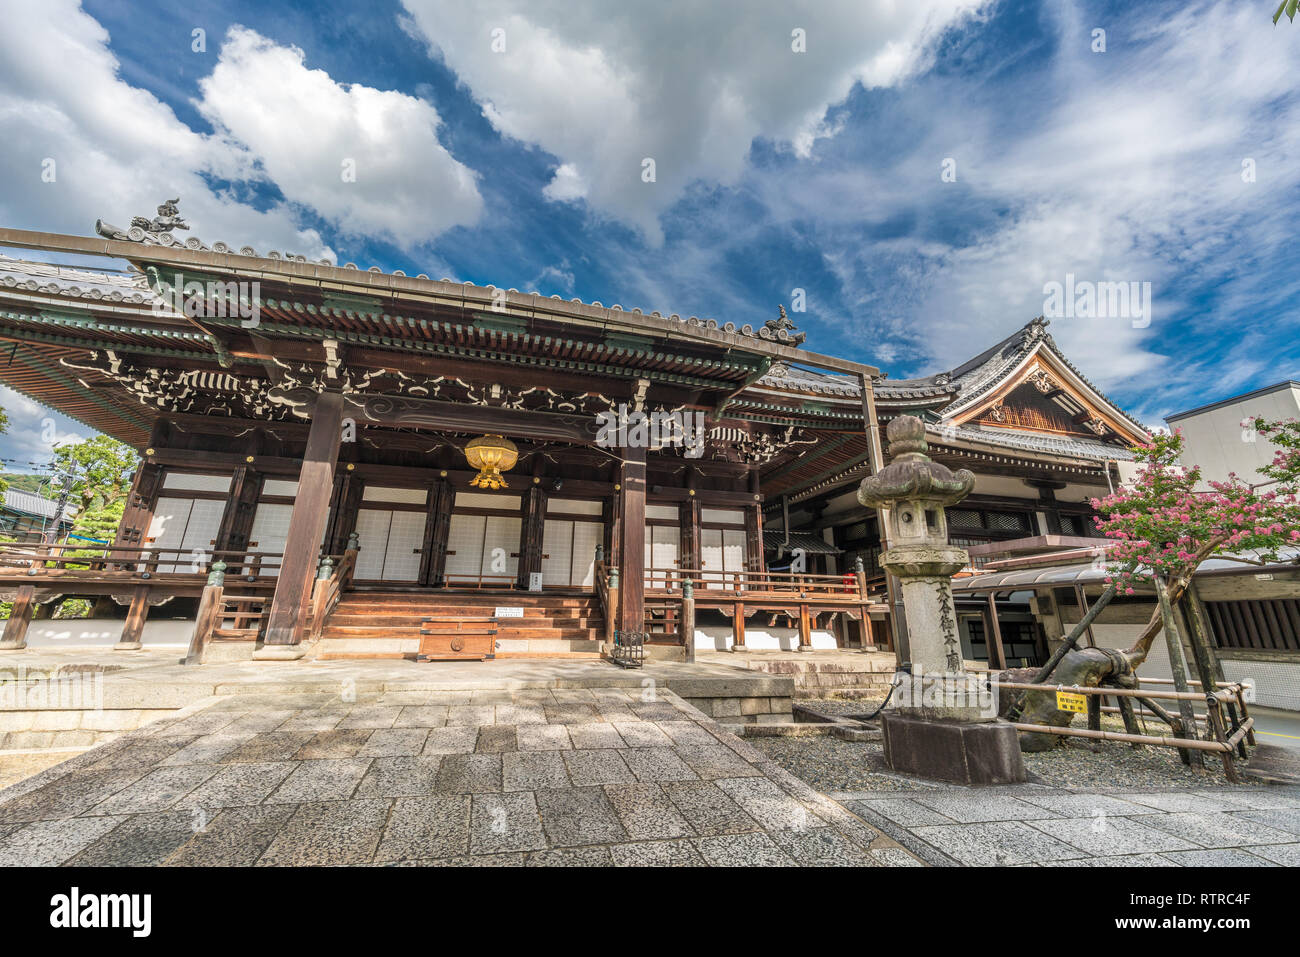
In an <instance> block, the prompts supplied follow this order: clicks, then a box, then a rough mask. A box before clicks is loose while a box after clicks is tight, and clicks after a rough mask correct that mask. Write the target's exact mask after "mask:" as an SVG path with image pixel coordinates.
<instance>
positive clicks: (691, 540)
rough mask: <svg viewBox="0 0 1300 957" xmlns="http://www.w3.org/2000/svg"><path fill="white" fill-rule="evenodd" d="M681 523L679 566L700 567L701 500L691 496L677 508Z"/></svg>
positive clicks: (687, 567)
mask: <svg viewBox="0 0 1300 957" xmlns="http://www.w3.org/2000/svg"><path fill="white" fill-rule="evenodd" d="M677 515H678V521H679V523H680V525H681V541H682V551H681V556H680V558H679V560H678V562H677V567H678V568H685V569H694V570H695V571H697V572H698V570H699V567H700V501H699V499H697V498H696V497H695V496H693V495H692V496H691V497H690V498H688V499H687V500H686V501H685V502H682V504H681V506H680V507H679V508H678V510H677Z"/></svg>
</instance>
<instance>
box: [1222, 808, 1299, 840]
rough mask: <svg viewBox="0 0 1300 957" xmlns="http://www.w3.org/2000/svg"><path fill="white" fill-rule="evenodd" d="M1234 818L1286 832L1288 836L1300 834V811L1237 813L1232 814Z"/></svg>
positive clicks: (1276, 809)
mask: <svg viewBox="0 0 1300 957" xmlns="http://www.w3.org/2000/svg"><path fill="white" fill-rule="evenodd" d="M1232 816H1233V817H1239V818H1243V819H1245V820H1247V821H1255V822H1256V823H1259V824H1265V825H1267V826H1269V827H1271V828H1276V829H1277V830H1279V831H1286V832H1287V833H1288V834H1300V809H1296V808H1274V809H1273V810H1269V811H1236V812H1232Z"/></svg>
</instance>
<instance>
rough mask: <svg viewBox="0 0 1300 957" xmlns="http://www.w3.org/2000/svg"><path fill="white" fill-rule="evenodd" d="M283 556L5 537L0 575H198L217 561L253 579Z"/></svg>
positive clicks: (267, 575)
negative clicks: (50, 542)
mask: <svg viewBox="0 0 1300 957" xmlns="http://www.w3.org/2000/svg"><path fill="white" fill-rule="evenodd" d="M283 558H284V553H283V552H255V551H243V550H240V551H234V550H218V551H204V550H202V549H197V550H196V549H188V548H154V547H139V546H123V545H98V546H91V547H87V546H85V545H67V544H63V545H47V544H35V543H17V542H5V543H2V544H0V575H3V574H5V573H6V572H8V573H9V574H15V573H17V570H19V569H21V573H22V574H23V575H26V576H31V577H36V576H42V577H47V578H76V577H83V576H85V577H102V578H131V579H141V580H148V579H151V578H158V577H162V576H187V577H190V578H201V577H202V576H204V575H206V574H207V572H208V563H210V562H213V561H221V562H225V563H226V565H227V569H228V572H230V573H234V574H239V575H240V577H241V578H244V579H245V580H247V581H257V580H259V579H263V578H272V577H274V575H272V574H270V572H271V571H272V570H274V571H275V572H276V573H278V572H279V566H280V562H281V560H282V559H283ZM231 570H233V572H232V571H231Z"/></svg>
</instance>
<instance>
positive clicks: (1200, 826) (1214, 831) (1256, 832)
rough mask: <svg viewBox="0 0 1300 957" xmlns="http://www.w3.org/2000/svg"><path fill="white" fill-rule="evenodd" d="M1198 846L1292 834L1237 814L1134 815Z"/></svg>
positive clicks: (1287, 838) (1276, 840)
mask: <svg viewBox="0 0 1300 957" xmlns="http://www.w3.org/2000/svg"><path fill="white" fill-rule="evenodd" d="M1138 820H1139V821H1140V822H1141V823H1142V824H1145V825H1147V826H1148V827H1155V828H1159V829H1160V830H1162V831H1167V832H1168V833H1170V834H1174V835H1176V836H1178V837H1181V838H1183V840H1186V841H1191V842H1192V843H1193V844H1199V845H1200V846H1201V847H1243V846H1245V845H1247V844H1288V843H1291V842H1293V841H1294V840H1295V837H1296V835H1294V834H1291V833H1288V832H1287V831H1284V830H1281V829H1280V828H1275V827H1269V826H1268V825H1267V824H1262V823H1260V822H1258V821H1252V820H1250V819H1249V818H1243V817H1242V816H1241V815H1238V814H1192V813H1190V812H1184V811H1180V812H1178V813H1175V814H1151V815H1146V816H1144V817H1141V818H1139V819H1138Z"/></svg>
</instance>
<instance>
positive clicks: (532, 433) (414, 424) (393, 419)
mask: <svg viewBox="0 0 1300 957" xmlns="http://www.w3.org/2000/svg"><path fill="white" fill-rule="evenodd" d="M345 405H346V409H347V415H349V416H352V417H354V418H355V419H356V421H357V425H387V426H397V427H406V428H427V429H446V430H448V431H453V432H496V433H499V434H501V435H509V436H522V437H523V438H527V439H535V440H536V439H544V440H547V441H560V442H571V443H573V444H575V445H594V444H595V442H596V433H597V425H596V418H595V416H587V415H556V414H555V413H551V412H525V411H520V410H515V409H502V408H496V407H493V406H479V405H462V404H459V403H456V402H439V401H437V400H434V399H410V398H403V397H398V396H358V395H350V396H347V397H346V400H345Z"/></svg>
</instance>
